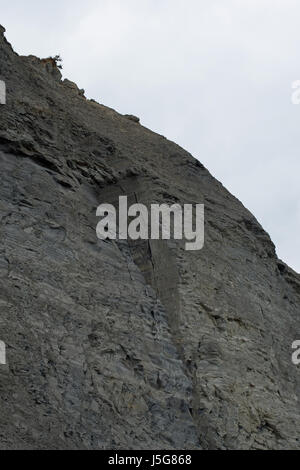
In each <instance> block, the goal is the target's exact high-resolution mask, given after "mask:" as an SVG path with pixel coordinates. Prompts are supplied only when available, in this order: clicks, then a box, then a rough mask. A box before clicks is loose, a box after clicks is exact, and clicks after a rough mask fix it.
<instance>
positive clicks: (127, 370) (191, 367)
mask: <svg viewBox="0 0 300 470" xmlns="http://www.w3.org/2000/svg"><path fill="white" fill-rule="evenodd" d="M0 79H2V80H4V81H5V82H6V86H7V104H6V105H5V106H1V107H0V168H1V185H0V238H1V244H0V340H2V341H4V342H5V343H6V348H7V364H6V365H5V366H1V365H0V448H1V449H285V448H290V449H299V448H300V443H299V440H298V439H299V435H300V404H299V370H298V369H297V367H296V366H294V365H293V364H292V362H291V354H292V350H291V344H292V342H293V341H294V340H296V339H297V333H298V332H299V330H300V317H299V300H300V277H299V275H298V274H296V273H295V272H293V271H292V270H291V269H290V268H288V267H287V266H286V265H285V264H284V263H282V262H281V261H279V260H278V259H277V257H276V254H275V249H274V246H273V244H272V242H271V240H270V238H269V236H268V235H267V234H266V233H265V232H264V230H263V229H262V227H261V226H260V225H259V223H258V222H257V221H256V219H255V218H254V217H253V216H252V215H251V214H250V213H249V212H248V211H247V210H246V209H245V208H244V207H243V205H242V204H241V203H240V202H239V201H238V200H237V199H236V198H234V197H233V196H232V195H231V194H230V193H228V191H226V189H224V187H223V186H222V185H221V184H220V183H219V182H218V181H216V180H215V179H214V178H213V177H212V176H211V175H210V174H209V172H208V171H207V170H206V169H205V168H204V167H203V166H202V165H201V164H200V163H199V162H198V161H197V160H195V159H194V158H193V157H192V156H191V155H189V154H188V153H187V152H185V151H184V150H182V149H181V148H180V147H178V146H177V145H176V144H174V143H172V142H169V141H168V140H166V139H165V138H164V137H162V136H160V135H157V134H155V133H153V132H151V131H150V130H148V129H145V128H144V127H143V126H142V125H140V124H138V122H136V120H132V119H128V116H127V117H126V116H125V117H124V116H121V115H120V114H118V113H116V112H115V111H113V110H111V109H109V108H107V107H105V106H102V105H100V104H98V103H96V102H94V101H88V100H86V99H85V98H84V96H82V93H81V92H80V90H78V88H77V87H76V85H75V84H73V83H72V82H70V81H68V80H66V81H62V80H61V74H60V72H59V70H58V69H57V68H56V67H55V65H51V64H50V63H49V62H46V63H45V61H41V60H40V59H37V58H36V57H33V56H29V57H20V56H18V55H17V54H16V53H15V52H14V51H13V50H12V48H11V46H10V45H9V44H8V42H7V41H6V39H5V37H4V28H1V29H0ZM119 195H128V197H129V199H130V198H132V199H133V200H135V201H138V202H142V203H144V204H146V205H149V204H150V203H153V202H158V203H162V202H165V203H169V204H170V203H173V202H179V203H180V204H183V203H192V204H196V203H204V204H205V217H206V218H205V237H206V240H205V247H204V248H203V249H202V250H201V251H185V249H184V246H183V243H182V241H165V240H157V241H149V242H148V241H136V242H133V241H130V242H127V241H126V240H124V241H113V240H112V241H101V240H98V239H97V237H96V231H95V228H96V224H97V222H98V219H97V217H96V208H97V206H98V205H99V204H101V203H103V202H109V201H111V200H114V199H116V198H117V197H118V196H119ZM299 334H300V332H299Z"/></svg>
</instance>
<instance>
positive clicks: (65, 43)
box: [0, 0, 300, 272]
mask: <svg viewBox="0 0 300 470" xmlns="http://www.w3.org/2000/svg"><path fill="white" fill-rule="evenodd" d="M0 23H1V24H2V25H3V26H4V27H5V28H6V29H7V32H6V36H7V38H8V40H9V41H10V42H11V43H12V45H13V47H14V49H15V50H16V51H17V52H18V53H19V54H35V55H37V56H39V57H48V56H49V55H56V54H61V56H62V57H63V60H64V63H63V65H64V71H63V73H64V76H65V77H67V78H69V79H70V80H72V81H75V82H76V83H77V84H78V85H79V87H80V88H84V89H85V90H86V95H87V96H88V97H89V98H94V99H96V100H97V101H99V102H101V103H103V104H105V105H107V106H110V107H113V108H115V109H116V110H117V111H119V112H121V113H128V114H136V115H137V116H139V117H140V118H141V121H142V124H143V125H145V126H147V127H149V128H151V129H152V130H154V131H157V132H159V133H160V134H163V135H165V136H166V137H168V138H169V139H171V140H174V141H175V142H177V143H178V144H180V145H181V146H183V147H184V148H185V149H187V150H188V151H190V152H191V153H192V154H193V155H194V156H195V157H196V158H198V159H199V160H200V161H201V162H202V163H203V164H204V165H205V166H206V167H207V168H208V169H209V170H210V171H211V173H212V174H213V175H214V176H215V177H216V178H217V179H219V180H220V181H221V182H222V183H223V184H224V186H226V187H227V188H228V189H229V190H230V191H231V192H232V193H233V194H234V195H235V196H236V197H238V198H239V199H240V200H241V201H242V202H243V204H244V205H245V206H246V207H247V208H248V209H250V210H251V211H252V212H253V213H254V215H255V216H256V217H257V218H258V220H259V221H260V222H261V223H262V225H263V226H264V228H265V229H266V230H267V231H268V232H269V233H270V235H271V238H272V239H273V241H274V243H275V244H276V247H277V253H278V255H279V257H281V258H282V259H283V260H284V261H286V262H287V263H288V264H289V265H290V266H291V267H293V268H294V269H295V270H296V271H298V272H300V250H299V248H300V246H299V231H300V185H299V172H300V160H299V156H298V154H299V146H300V133H299V124H300V105H298V106H297V105H292V104H291V93H292V89H291V83H292V82H293V81H295V80H300V1H299V0H239V1H238V0H202V1H201V0H85V1H84V2H82V1H78V0H59V1H58V0H52V1H51V2H50V1H49V2H42V1H41V0H26V2H25V1H24V0H10V1H9V2H7V1H6V0H5V1H4V0H0Z"/></svg>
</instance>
